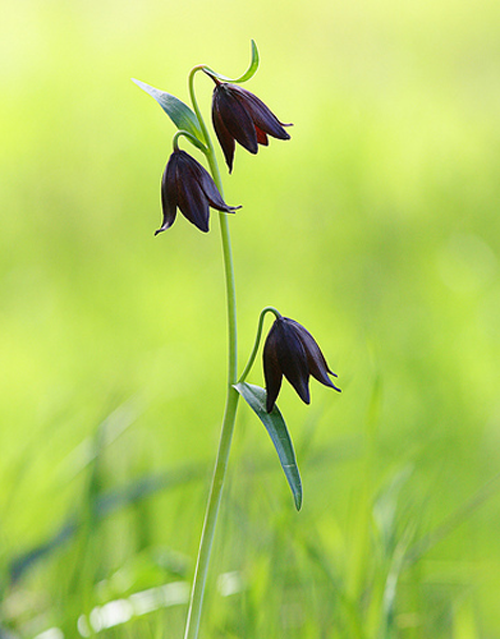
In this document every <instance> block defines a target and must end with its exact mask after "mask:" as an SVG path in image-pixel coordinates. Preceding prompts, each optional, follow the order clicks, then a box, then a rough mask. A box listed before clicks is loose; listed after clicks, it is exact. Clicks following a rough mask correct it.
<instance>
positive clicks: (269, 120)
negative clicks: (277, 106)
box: [212, 80, 291, 173]
mask: <svg viewBox="0 0 500 639" xmlns="http://www.w3.org/2000/svg"><path fill="white" fill-rule="evenodd" d="M215 82H216V86H215V89H214V93H213V97H212V122H213V125H214V129H215V133H216V135H217V138H218V140H219V143H220V145H221V147H222V151H223V152H224V157H225V159H226V163H227V165H228V167H229V173H231V171H232V169H233V157H234V147H235V140H236V142H239V144H241V146H242V147H244V148H245V149H246V150H247V151H250V153H257V151H258V145H259V144H262V145H264V146H267V145H268V144H269V141H268V139H267V136H268V135H270V136H271V137H273V138H278V139H279V140H289V139H290V135H289V134H288V133H287V132H286V131H285V129H284V128H283V127H284V126H291V125H290V124H283V123H282V122H280V121H279V120H278V118H277V117H276V116H275V115H274V113H273V112H272V111H271V110H270V109H269V108H268V107H267V106H266V105H265V104H264V103H263V102H262V100H260V99H259V98H258V97H257V96H256V95H254V94H253V93H250V91H247V90H246V89H243V88H242V87H240V86H238V85H236V84H230V83H229V82H219V81H218V80H215Z"/></svg>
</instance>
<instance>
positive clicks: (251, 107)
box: [234, 86, 290, 140]
mask: <svg viewBox="0 0 500 639" xmlns="http://www.w3.org/2000/svg"><path fill="white" fill-rule="evenodd" d="M234 94H235V95H236V96H237V97H238V99H239V100H240V101H241V102H242V103H243V104H244V105H245V108H246V110H247V112H248V113H249V114H250V117H251V118H252V120H253V122H254V124H255V125H256V126H258V127H259V129H262V130H263V131H265V133H267V134H269V135H271V136H272V137H273V138H278V139H279V140H289V139H290V134H289V133H287V132H286V131H285V129H284V128H283V126H290V125H283V124H282V123H281V122H280V121H279V120H278V118H277V117H276V116H275V115H274V113H273V112H272V111H271V109H269V107H268V106H266V105H265V104H264V102H262V100H260V99H259V98H258V97H257V96H256V95H254V94H253V93H251V92H250V91H247V90H246V89H244V88H243V87H238V86H234Z"/></svg>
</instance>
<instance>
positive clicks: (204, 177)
mask: <svg viewBox="0 0 500 639" xmlns="http://www.w3.org/2000/svg"><path fill="white" fill-rule="evenodd" d="M193 160H194V158H193ZM194 162H196V160H194ZM192 169H193V171H194V172H195V173H196V179H197V181H198V183H199V184H200V186H201V188H202V190H203V192H204V193H205V195H206V197H207V200H208V202H209V204H210V206H211V207H213V208H214V209H217V210H218V211H224V213H234V212H235V211H236V210H238V209H241V206H229V205H228V204H226V203H225V202H224V200H223V199H222V196H221V194H220V193H219V189H218V188H217V185H216V184H215V182H214V180H213V178H212V176H211V175H210V173H209V172H208V171H207V170H206V169H205V168H204V167H203V166H202V165H201V164H199V163H198V162H196V164H194V163H192Z"/></svg>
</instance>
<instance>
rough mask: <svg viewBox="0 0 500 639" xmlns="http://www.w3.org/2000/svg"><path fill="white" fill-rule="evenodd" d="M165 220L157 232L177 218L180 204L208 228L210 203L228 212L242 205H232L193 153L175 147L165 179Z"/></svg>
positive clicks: (188, 215) (202, 228) (185, 212)
mask: <svg viewBox="0 0 500 639" xmlns="http://www.w3.org/2000/svg"><path fill="white" fill-rule="evenodd" d="M161 203H162V208H163V223H162V225H161V228H159V229H158V230H157V231H156V232H155V235H158V233H161V232H162V231H165V230H166V229H168V228H169V227H171V226H172V224H173V223H174V221H175V217H176V215H177V208H179V209H180V211H181V213H182V214H183V215H184V217H186V218H187V219H188V220H189V221H190V222H191V223H192V224H194V225H195V226H196V227H198V228H199V229H200V231H203V232H204V233H207V232H208V228H209V226H208V223H209V215H210V211H209V207H210V206H211V207H212V208H214V209H217V210H218V211H223V212H224V213H234V211H235V210H236V209H239V208H241V207H240V206H228V205H227V204H226V203H225V202H224V200H223V199H222V197H221V194H220V193H219V190H218V189H217V186H216V185H215V182H214V181H213V179H212V177H211V175H210V173H208V171H207V170H206V169H205V168H204V167H203V166H202V165H201V164H200V163H199V162H198V161H197V160H195V159H194V158H193V157H192V156H191V155H189V153H186V151H182V150H181V149H175V150H174V151H173V153H172V155H171V156H170V158H169V160H168V163H167V166H166V168H165V171H164V173H163V178H162V181H161Z"/></svg>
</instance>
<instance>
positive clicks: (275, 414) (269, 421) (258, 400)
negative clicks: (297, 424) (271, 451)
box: [234, 382, 302, 510]
mask: <svg viewBox="0 0 500 639" xmlns="http://www.w3.org/2000/svg"><path fill="white" fill-rule="evenodd" d="M234 388H235V389H236V390H237V391H238V393H239V394H240V395H241V396H242V397H243V399H244V400H245V401H246V402H247V404H248V405H249V406H250V408H251V409H252V410H253V411H254V413H255V414H256V415H257V417H258V418H259V419H260V421H261V422H262V423H263V424H264V426H265V428H266V430H267V432H268V434H269V436H270V438H271V441H272V442H273V444H274V447H275V449H276V452H277V453H278V457H279V460H280V464H281V467H282V469H283V472H284V473H285V477H286V479H287V481H288V484H289V486H290V489H291V491H292V494H293V499H294V502H295V507H296V508H297V510H300V508H301V506H302V480H301V478H300V473H299V468H298V466H297V460H296V457H295V451H294V448H293V443H292V439H291V437H290V434H289V432H288V429H287V427H286V424H285V420H284V419H283V416H282V414H281V412H280V410H279V408H278V407H277V406H276V405H275V407H274V408H273V410H272V411H271V412H270V413H268V412H267V411H266V391H265V390H264V389H263V388H260V386H255V385H254V384H248V383H247V382H240V383H239V384H235V385H234Z"/></svg>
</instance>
